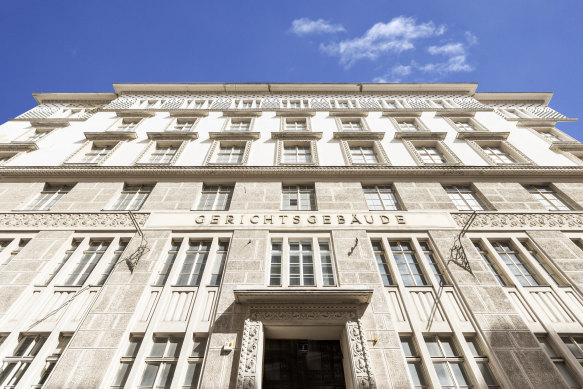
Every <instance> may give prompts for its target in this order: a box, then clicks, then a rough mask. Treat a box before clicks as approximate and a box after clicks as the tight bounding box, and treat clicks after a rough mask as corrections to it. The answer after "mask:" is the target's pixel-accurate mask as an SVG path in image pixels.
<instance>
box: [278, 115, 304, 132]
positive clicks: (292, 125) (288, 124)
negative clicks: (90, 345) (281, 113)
mask: <svg viewBox="0 0 583 389" xmlns="http://www.w3.org/2000/svg"><path fill="white" fill-rule="evenodd" d="M284 130H285V131H308V122H307V119H304V118H285V126H284Z"/></svg>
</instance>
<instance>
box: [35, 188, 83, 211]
mask: <svg viewBox="0 0 583 389" xmlns="http://www.w3.org/2000/svg"><path fill="white" fill-rule="evenodd" d="M71 188H73V185H50V184H45V187H44V189H43V191H42V192H40V194H39V195H38V196H37V197H36V198H35V199H34V200H33V201H32V202H31V203H30V204H29V205H28V206H27V207H26V209H28V210H30V211H48V210H50V209H51V207H52V206H53V205H55V203H56V202H57V201H59V199H60V198H61V197H63V195H65V194H67V193H69V191H70V190H71Z"/></svg>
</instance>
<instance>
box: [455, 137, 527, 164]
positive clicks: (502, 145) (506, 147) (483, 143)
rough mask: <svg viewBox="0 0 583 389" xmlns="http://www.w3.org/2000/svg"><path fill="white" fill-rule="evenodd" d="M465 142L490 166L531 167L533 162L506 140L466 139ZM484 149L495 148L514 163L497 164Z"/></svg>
mask: <svg viewBox="0 0 583 389" xmlns="http://www.w3.org/2000/svg"><path fill="white" fill-rule="evenodd" d="M466 142H467V143H468V145H470V147H471V148H472V149H474V151H476V152H477V153H478V154H479V155H480V156H481V157H482V159H484V161H486V162H487V163H488V164H490V165H492V166H520V165H533V164H534V162H533V161H532V160H531V159H530V158H528V157H527V156H526V155H525V154H524V153H522V152H521V151H520V150H518V149H517V148H516V147H514V146H513V145H512V144H511V143H509V142H508V141H506V140H500V139H490V140H488V139H466ZM484 147H495V148H498V149H500V150H501V151H502V152H503V153H505V154H507V155H508V156H509V157H510V158H511V159H513V160H514V162H510V163H498V162H496V161H495V160H494V159H492V158H491V157H490V155H489V154H488V153H487V152H486V151H485V150H484Z"/></svg>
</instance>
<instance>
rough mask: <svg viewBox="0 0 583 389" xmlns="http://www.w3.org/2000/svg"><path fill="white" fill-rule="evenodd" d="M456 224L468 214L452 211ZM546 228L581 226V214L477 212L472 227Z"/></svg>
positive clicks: (463, 221)
mask: <svg viewBox="0 0 583 389" xmlns="http://www.w3.org/2000/svg"><path fill="white" fill-rule="evenodd" d="M452 217H453V219H454V221H455V222H456V224H457V225H459V226H463V225H465V223H466V221H467V219H468V218H469V217H470V214H467V213H452ZM476 227H483V228H496V229H499V228H502V227H504V228H547V229H557V228H561V229H565V228H575V229H580V228H582V227H583V214H577V213H479V214H478V215H477V216H476V219H475V220H474V222H473V223H472V228H476Z"/></svg>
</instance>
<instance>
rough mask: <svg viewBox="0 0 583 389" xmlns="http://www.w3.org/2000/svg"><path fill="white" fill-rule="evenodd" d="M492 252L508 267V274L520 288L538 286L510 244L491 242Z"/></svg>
mask: <svg viewBox="0 0 583 389" xmlns="http://www.w3.org/2000/svg"><path fill="white" fill-rule="evenodd" d="M491 243H492V246H493V247H494V250H496V253H497V254H498V256H499V257H500V259H502V262H504V264H505V265H506V266H507V267H508V270H509V271H510V273H512V274H513V275H514V277H516V279H517V280H518V282H519V283H520V285H522V286H538V285H539V282H538V281H537V280H536V278H535V277H534V276H533V275H532V274H531V272H530V270H529V269H528V268H527V267H526V265H525V264H524V261H523V260H522V258H520V255H519V253H518V251H516V250H514V249H513V248H512V247H511V246H510V243H508V242H503V241H498V242H491Z"/></svg>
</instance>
